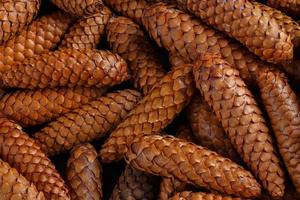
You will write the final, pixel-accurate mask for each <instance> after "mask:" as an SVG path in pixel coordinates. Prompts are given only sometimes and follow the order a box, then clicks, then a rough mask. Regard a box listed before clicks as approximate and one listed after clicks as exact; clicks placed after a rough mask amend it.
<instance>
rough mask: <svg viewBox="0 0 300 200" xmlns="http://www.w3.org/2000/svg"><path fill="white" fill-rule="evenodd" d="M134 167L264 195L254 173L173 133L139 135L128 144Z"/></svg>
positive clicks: (128, 158) (128, 157)
mask: <svg viewBox="0 0 300 200" xmlns="http://www.w3.org/2000/svg"><path fill="white" fill-rule="evenodd" d="M125 160H126V162H127V163H128V164H130V165H131V166H132V167H134V168H137V169H139V170H143V171H145V172H148V173H152V174H155V175H160V176H163V177H168V178H171V177H175V178H177V179H179V180H181V181H183V182H186V183H191V184H194V185H196V186H200V187H205V188H208V189H212V190H217V191H220V192H222V193H226V194H234V195H237V196H242V197H249V198H250V197H256V196H259V195H260V191H261V188H260V185H259V184H258V183H257V182H256V180H255V179H254V177H253V176H252V175H251V173H250V172H248V171H246V170H244V169H243V168H242V167H240V166H239V165H237V164H235V163H234V162H232V161H231V160H229V159H226V158H224V157H221V156H220V155H218V154H216V153H215V152H212V151H210V150H208V149H206V148H203V147H201V146H197V145H195V144H193V143H190V142H186V141H184V140H181V139H177V138H175V137H172V136H160V135H151V136H139V137H136V138H135V139H134V140H133V141H132V143H130V144H128V151H127V153H126V154H125Z"/></svg>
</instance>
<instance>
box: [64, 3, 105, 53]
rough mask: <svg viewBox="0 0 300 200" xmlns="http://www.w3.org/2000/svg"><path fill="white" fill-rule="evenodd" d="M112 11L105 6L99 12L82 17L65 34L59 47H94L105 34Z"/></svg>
mask: <svg viewBox="0 0 300 200" xmlns="http://www.w3.org/2000/svg"><path fill="white" fill-rule="evenodd" d="M110 16H111V11H110V10H109V9H108V8H107V7H103V9H102V10H100V11H99V12H97V13H95V14H92V15H88V16H85V17H82V18H81V19H79V20H78V21H77V22H76V23H75V24H74V25H73V26H72V27H71V28H70V29H69V31H68V32H67V33H66V34H65V36H64V38H63V40H62V42H61V44H60V45H59V48H74V49H94V48H96V46H97V44H98V43H99V42H100V40H101V39H102V38H103V36H104V34H105V26H106V24H107V22H108V20H109V18H110Z"/></svg>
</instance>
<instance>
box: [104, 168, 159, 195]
mask: <svg viewBox="0 0 300 200" xmlns="http://www.w3.org/2000/svg"><path fill="white" fill-rule="evenodd" d="M157 183H158V180H157V177H155V176H153V175H150V174H147V173H145V172H142V171H140V170H137V169H134V168H132V167H130V166H129V165H127V166H126V168H125V170H124V172H123V173H122V175H121V176H120V178H119V181H118V183H117V184H116V185H115V187H114V190H113V193H112V196H111V197H110V200H154V199H155V197H156V191H155V190H156V186H157Z"/></svg>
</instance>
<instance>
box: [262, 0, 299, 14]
mask: <svg viewBox="0 0 300 200" xmlns="http://www.w3.org/2000/svg"><path fill="white" fill-rule="evenodd" d="M267 4H268V5H269V6H271V7H273V8H276V9H279V10H282V11H284V12H286V13H288V14H291V15H295V16H296V17H298V16H299V13H300V0H268V1H267Z"/></svg>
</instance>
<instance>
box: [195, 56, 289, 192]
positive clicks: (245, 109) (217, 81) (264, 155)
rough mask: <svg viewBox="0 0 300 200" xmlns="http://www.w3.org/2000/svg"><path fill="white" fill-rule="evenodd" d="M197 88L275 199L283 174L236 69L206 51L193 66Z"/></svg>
mask: <svg viewBox="0 0 300 200" xmlns="http://www.w3.org/2000/svg"><path fill="white" fill-rule="evenodd" d="M194 76H195V81H196V85H197V88H198V89H199V90H200V92H201V94H202V95H203V97H204V99H205V101H206V102H207V103H208V104H209V106H210V107H211V108H212V110H213V111H214V113H215V114H216V116H217V118H218V119H219V121H221V123H222V126H223V128H224V130H225V131H226V133H227V135H228V137H229V138H230V140H231V143H232V144H233V146H234V147H235V148H236V150H237V152H238V153H239V155H240V156H241V157H242V158H243V160H244V162H245V163H246V164H247V165H248V167H249V168H250V169H251V170H252V171H253V173H254V174H255V175H256V177H257V178H258V179H259V180H260V181H261V182H262V184H263V186H264V188H265V189H266V190H268V192H269V193H270V195H271V196H272V197H274V198H278V197H282V196H283V194H284V174H283V171H282V169H281V166H280V162H279V159H278V156H277V153H276V150H275V148H274V147H273V143H272V138H271V136H270V133H269V130H268V127H267V126H266V122H265V120H264V118H263V115H262V112H261V111H260V109H259V107H258V105H257V103H256V102H255V99H254V97H253V95H252V94H251V92H250V91H249V90H248V88H247V87H246V85H245V83H244V82H243V81H242V80H241V78H240V77H239V72H238V71H237V70H235V69H233V68H232V67H231V66H230V65H229V64H228V63H227V62H226V61H225V60H223V59H221V56H219V55H216V54H210V53H207V54H205V55H204V56H203V57H202V58H201V59H200V60H199V62H198V63H197V64H196V66H195V67H194Z"/></svg>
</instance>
